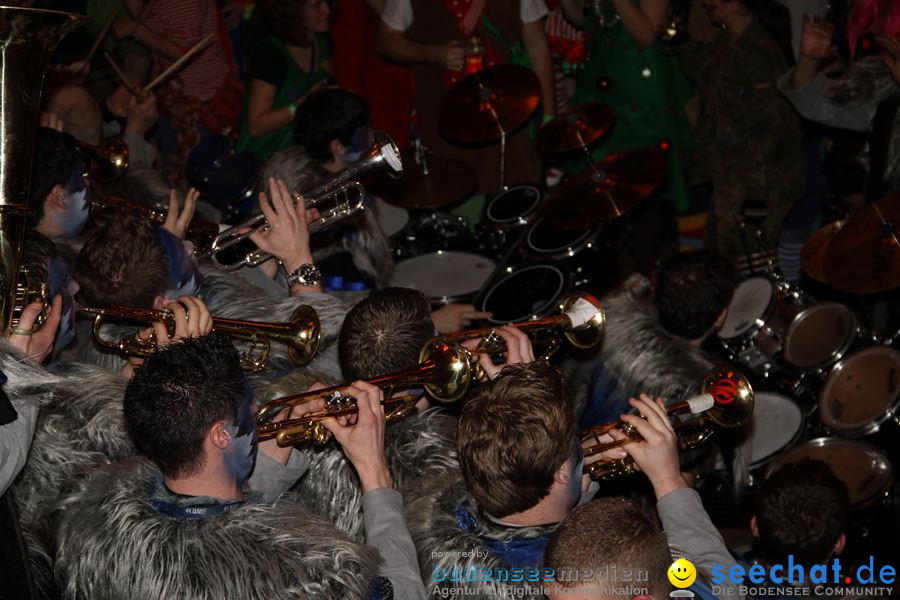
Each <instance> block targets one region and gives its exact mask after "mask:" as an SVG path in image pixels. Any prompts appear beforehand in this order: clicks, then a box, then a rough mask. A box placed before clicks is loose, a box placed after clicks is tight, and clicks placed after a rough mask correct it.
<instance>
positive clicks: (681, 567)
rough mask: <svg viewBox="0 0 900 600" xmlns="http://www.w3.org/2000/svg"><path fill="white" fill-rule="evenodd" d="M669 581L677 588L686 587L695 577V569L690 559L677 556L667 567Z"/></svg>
mask: <svg viewBox="0 0 900 600" xmlns="http://www.w3.org/2000/svg"><path fill="white" fill-rule="evenodd" d="M668 574H669V582H670V583H671V584H672V585H674V586H675V587H677V588H686V587H688V586H690V585H691V584H692V583H694V580H695V579H697V569H695V568H694V565H693V564H691V561H689V560H685V559H683V558H679V559H678V560H676V561H675V562H673V563H672V566H671V567H669V572H668Z"/></svg>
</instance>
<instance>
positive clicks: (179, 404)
mask: <svg viewBox="0 0 900 600" xmlns="http://www.w3.org/2000/svg"><path fill="white" fill-rule="evenodd" d="M343 393H345V394H347V395H349V396H351V397H353V398H354V399H355V400H356V402H357V405H358V406H359V413H358V418H356V419H350V420H349V421H346V422H339V421H338V420H336V419H326V420H325V421H324V425H325V426H326V427H327V428H328V429H329V430H330V431H331V432H332V433H333V434H334V436H335V439H336V440H337V441H338V442H339V443H340V444H341V446H342V448H343V450H344V452H345V453H346V455H347V457H348V459H349V460H350V462H351V463H352V464H353V466H354V468H355V470H356V473H357V475H358V476H359V481H360V485H361V487H362V490H363V511H364V516H365V529H366V541H367V543H368V544H369V545H370V546H363V545H361V544H357V543H353V542H351V541H349V540H347V539H345V538H343V537H342V536H341V535H340V534H338V533H337V532H335V531H334V530H333V529H332V528H331V527H330V526H329V525H327V524H325V523H323V522H321V521H318V520H316V519H315V518H314V517H312V516H311V515H309V514H308V513H306V512H305V511H304V510H303V509H302V508H301V507H300V506H299V505H298V504H296V503H295V502H293V501H291V500H289V499H288V498H287V497H280V498H279V495H280V494H282V493H283V492H285V491H286V489H287V488H289V487H290V486H291V485H292V484H293V483H294V482H295V481H296V480H297V479H298V478H299V477H300V476H302V474H303V472H304V471H305V468H306V466H305V465H304V464H303V463H302V461H301V460H300V459H299V456H298V453H295V452H293V451H292V450H291V449H289V448H288V449H277V448H275V447H274V442H271V443H270V444H271V447H266V446H267V445H269V444H266V443H261V444H259V445H258V446H257V436H256V429H255V425H254V421H253V414H254V411H255V404H254V402H253V398H252V394H251V392H250V388H249V385H248V382H247V380H246V377H245V375H244V374H243V372H242V371H241V369H240V366H239V358H238V354H237V352H236V351H235V349H234V347H233V346H232V345H231V343H230V342H229V341H228V340H227V338H225V337H223V336H222V335H221V334H218V333H215V332H214V333H211V334H209V335H206V336H202V337H199V338H195V339H194V338H192V339H186V340H182V341H181V342H179V343H177V344H173V345H171V346H169V347H167V348H165V349H162V350H160V351H159V352H157V353H156V354H154V355H153V356H152V357H151V358H149V359H148V360H147V361H146V363H145V364H144V365H143V366H142V368H141V369H139V370H138V371H137V373H136V375H135V376H134V378H133V379H132V380H131V382H130V383H129V385H128V388H127V390H126V393H125V418H126V421H127V423H128V428H129V431H130V432H131V435H132V437H133V439H134V441H135V444H136V446H137V447H138V448H139V449H140V450H141V452H142V453H143V454H144V455H145V456H146V457H147V458H149V459H150V461H152V464H151V463H148V462H137V463H134V462H131V463H127V464H124V465H122V464H120V465H113V466H110V467H108V468H104V469H101V470H99V471H97V472H96V473H94V474H93V475H92V476H91V477H89V478H88V479H87V480H86V481H85V482H84V483H83V484H82V485H81V487H80V489H79V490H77V491H75V492H74V493H72V494H70V495H69V496H68V497H66V498H65V499H64V502H63V505H64V506H65V509H64V510H62V511H61V512H60V513H59V515H58V518H57V520H56V534H57V539H58V554H57V569H58V573H60V574H61V575H62V579H63V580H65V581H67V582H68V583H67V587H68V589H67V591H68V595H69V596H71V597H82V598H88V597H96V593H95V592H96V591H97V590H105V591H106V593H107V597H121V598H124V597H136V596H151V595H152V596H154V597H172V598H197V597H234V598H238V597H281V596H284V593H285V590H288V589H290V590H295V591H296V594H297V597H303V598H313V597H322V598H337V597H346V598H359V599H368V598H396V599H400V598H410V599H415V600H419V599H421V598H423V597H424V590H423V589H422V584H421V580H420V579H419V576H418V573H417V572H416V567H415V558H414V557H415V550H414V548H413V546H412V542H411V540H410V538H409V534H408V533H407V531H406V526H405V523H404V519H403V514H402V501H401V499H400V495H399V494H398V493H397V492H395V491H393V490H392V489H390V488H391V478H390V475H389V473H388V471H387V467H386V465H385V460H384V446H383V444H384V415H383V408H382V406H381V400H382V393H381V391H380V390H378V389H377V388H375V387H374V386H371V385H369V384H367V383H365V382H356V383H354V384H352V385H350V386H349V387H348V388H346V389H345V390H343ZM321 404H322V403H321V401H319V402H312V403H307V404H306V405H302V406H298V407H296V408H294V409H293V410H292V411H291V415H290V417H294V418H296V417H299V416H301V415H303V414H308V413H309V412H314V411H316V410H320V409H321V408H322V405H321ZM298 413H299V414H298ZM257 448H259V450H262V453H257ZM251 472H252V473H253V474H252V476H251V475H250V474H251ZM248 476H250V478H249V480H248ZM188 557H189V559H188ZM135 586H137V587H135ZM144 586H146V587H144Z"/></svg>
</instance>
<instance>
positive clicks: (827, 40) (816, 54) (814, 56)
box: [800, 15, 837, 61]
mask: <svg viewBox="0 0 900 600" xmlns="http://www.w3.org/2000/svg"><path fill="white" fill-rule="evenodd" d="M833 38H834V25H832V24H831V23H829V22H828V21H825V20H824V19H822V18H821V17H816V18H815V19H812V20H810V18H809V17H808V16H807V15H803V31H802V33H801V36H800V56H802V57H804V58H808V59H810V60H815V61H822V60H825V59H826V58H828V57H829V56H832V55H833V54H834V53H835V52H837V47H836V46H835V45H834V44H832V42H831V41H832V39H833Z"/></svg>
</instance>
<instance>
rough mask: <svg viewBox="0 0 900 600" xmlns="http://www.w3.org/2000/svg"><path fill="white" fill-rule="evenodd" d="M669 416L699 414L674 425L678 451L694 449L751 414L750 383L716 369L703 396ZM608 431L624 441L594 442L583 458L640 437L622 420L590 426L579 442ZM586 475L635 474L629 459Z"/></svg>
mask: <svg viewBox="0 0 900 600" xmlns="http://www.w3.org/2000/svg"><path fill="white" fill-rule="evenodd" d="M666 412H667V414H668V415H669V417H670V418H671V417H674V416H678V415H685V414H690V415H699V416H697V417H695V418H691V419H688V420H685V421H678V422H675V423H674V428H675V432H676V433H677V434H678V447H679V449H680V450H689V449H691V448H696V447H697V446H699V445H700V444H702V443H703V442H705V441H706V440H708V439H709V438H710V437H711V436H712V435H713V433H714V431H715V430H714V429H713V427H714V426H715V425H718V426H719V427H726V428H729V429H730V428H734V427H739V426H740V425H741V424H742V423H744V421H746V420H747V419H748V418H750V416H751V415H752V414H753V388H752V387H750V382H749V381H747V378H746V377H744V375H743V374H742V373H740V372H739V371H737V370H735V369H732V368H730V367H717V368H714V369H712V370H711V371H710V372H709V373H707V374H706V377H705V378H704V380H703V387H702V393H701V394H700V395H699V396H694V397H693V398H689V399H687V400H684V401H682V402H676V403H674V404H670V405H669V406H667V407H666ZM611 429H617V430H618V431H621V432H622V433H624V434H625V438H623V439H621V440H618V441H613V442H606V443H597V444H594V445H592V446H588V447H585V448H584V455H585V457H588V456H594V455H595V454H600V453H601V452H605V451H607V450H611V449H613V448H618V447H619V446H623V445H625V444H628V443H631V442H637V441H640V440H641V439H642V438H641V436H640V434H639V433H638V432H637V430H636V429H635V428H634V427H632V426H631V425H629V424H627V423H625V422H623V421H621V420H617V421H612V422H610V423H604V424H602V425H597V426H596V427H592V428H591V429H588V430H586V431H584V432H582V434H581V440H582V442H586V441H588V440H590V439H596V438H597V437H598V436H601V435H603V434H605V433H608V432H609V431H610V430H611ZM584 471H585V473H588V474H589V475H590V476H591V477H592V478H593V479H613V478H615V477H621V476H624V475H629V474H631V473H633V472H634V461H633V460H632V458H631V457H630V456H627V457H625V458H619V459H612V460H604V461H598V462H595V463H591V464H589V465H585V467H584Z"/></svg>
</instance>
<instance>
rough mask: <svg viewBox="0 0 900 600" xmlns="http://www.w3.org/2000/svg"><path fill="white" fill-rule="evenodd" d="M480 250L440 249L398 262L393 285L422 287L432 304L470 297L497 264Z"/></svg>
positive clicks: (447, 302) (420, 288)
mask: <svg viewBox="0 0 900 600" xmlns="http://www.w3.org/2000/svg"><path fill="white" fill-rule="evenodd" d="M496 266H497V265H496V263H495V262H494V261H492V260H491V259H489V258H486V257H484V256H481V255H480V254H469V253H467V252H448V251H444V250H439V251H437V252H432V253H431V254H422V255H420V256H416V257H413V258H409V259H406V260H404V261H401V262H399V263H397V266H396V267H395V268H394V276H393V277H392V278H391V285H392V286H396V287H408V288H413V289H416V290H419V291H420V292H422V293H424V294H425V295H426V296H428V298H429V299H430V300H431V302H432V304H449V303H451V302H466V301H470V300H471V299H472V297H473V296H474V295H475V293H477V292H478V290H480V289H481V287H482V286H483V285H484V283H485V282H486V281H487V280H488V277H490V276H491V273H493V272H494V269H495V268H496Z"/></svg>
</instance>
